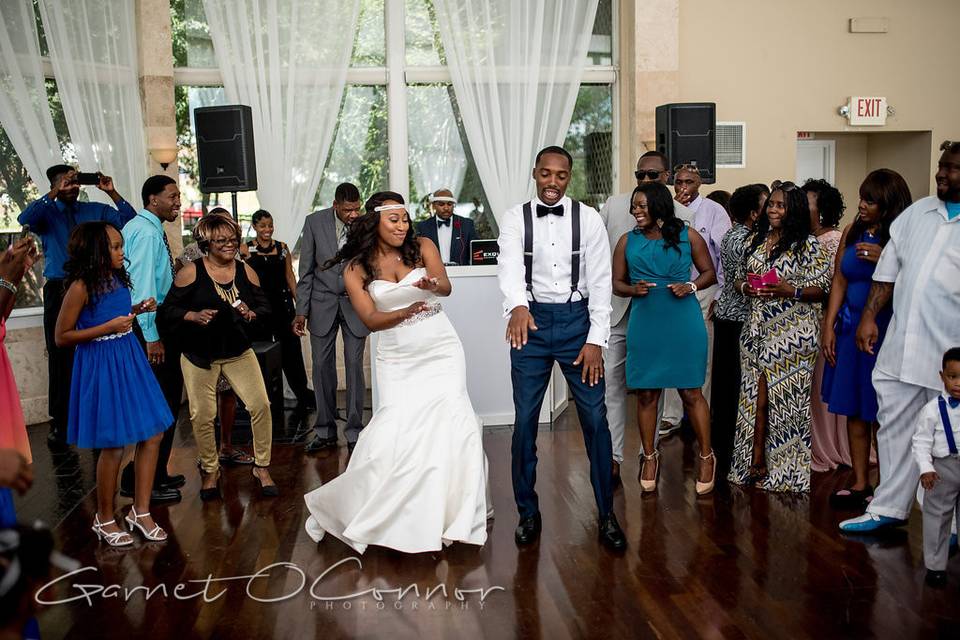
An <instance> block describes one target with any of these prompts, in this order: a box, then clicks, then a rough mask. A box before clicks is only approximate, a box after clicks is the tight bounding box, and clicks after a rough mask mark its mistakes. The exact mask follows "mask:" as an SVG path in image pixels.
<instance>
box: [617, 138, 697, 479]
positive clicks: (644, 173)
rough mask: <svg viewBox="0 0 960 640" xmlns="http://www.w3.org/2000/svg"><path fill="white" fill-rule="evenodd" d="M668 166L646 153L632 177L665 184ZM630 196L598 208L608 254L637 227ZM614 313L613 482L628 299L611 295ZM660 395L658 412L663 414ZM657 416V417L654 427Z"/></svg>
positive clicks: (623, 400) (622, 418) (680, 212)
mask: <svg viewBox="0 0 960 640" xmlns="http://www.w3.org/2000/svg"><path fill="white" fill-rule="evenodd" d="M669 167H670V163H669V161H668V160H667V157H666V156H665V155H664V154H662V153H660V152H659V151H647V152H646V153H645V154H643V155H642V156H640V160H639V161H638V162H637V170H636V172H635V173H634V175H635V176H636V178H637V184H638V185H640V184H643V183H644V182H660V183H662V184H666V183H667V179H668V178H669V177H670V169H669ZM630 196H631V194H630V193H621V194H619V195H615V196H610V197H609V198H608V199H607V202H606V203H605V204H604V205H603V208H602V209H600V217H601V218H603V222H604V224H605V225H606V227H607V235H608V236H609V237H610V253H611V254H613V252H614V250H615V249H616V247H617V243H618V242H619V241H620V238H621V237H622V236H623V234H625V233H627V232H628V231H630V230H631V229H633V228H634V227H635V226H636V221H635V220H634V218H633V213H632V212H631V211H630ZM673 212H674V214H675V215H676V216H677V217H678V218H680V219H681V220H683V221H684V222H686V223H687V224H690V222H691V221H692V220H693V212H692V211H691V210H690V209H688V208H687V207H685V206H684V205H682V204H680V203H679V202H677V201H676V200H674V201H673ZM610 303H611V306H612V307H613V311H612V313H611V314H610V325H611V327H610V341H609V342H608V343H607V350H606V352H605V353H604V356H603V368H604V379H605V380H606V383H607V389H606V404H607V422H608V423H609V425H610V437H611V439H612V440H613V478H614V482H618V481H619V480H620V463H621V462H623V432H624V429H625V428H626V422H627V373H626V362H627V319H628V318H629V314H628V313H627V309H629V308H630V299H629V298H621V297H620V296H618V295H616V294H614V295H613V297H612V299H611V300H610ZM662 406H663V405H662V396H661V412H662ZM659 422H660V417H659V416H658V417H657V424H659Z"/></svg>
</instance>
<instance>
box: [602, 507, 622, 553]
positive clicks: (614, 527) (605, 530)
mask: <svg viewBox="0 0 960 640" xmlns="http://www.w3.org/2000/svg"><path fill="white" fill-rule="evenodd" d="M600 542H601V543H603V546H605V547H606V548H608V549H610V550H611V551H623V550H624V549H626V548H627V538H626V536H624V535H623V530H622V529H620V523H619V522H617V516H616V515H614V514H613V513H612V512H611V513H610V514H609V515H606V516H604V517H602V518H600Z"/></svg>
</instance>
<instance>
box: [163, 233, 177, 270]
mask: <svg viewBox="0 0 960 640" xmlns="http://www.w3.org/2000/svg"><path fill="white" fill-rule="evenodd" d="M160 237H161V238H163V246H164V247H166V249H167V260H168V261H169V262H170V277H171V279H176V277H177V270H176V269H175V268H174V266H173V254H172V253H171V252H170V241H169V240H167V234H166V233H165V232H164V231H163V229H160Z"/></svg>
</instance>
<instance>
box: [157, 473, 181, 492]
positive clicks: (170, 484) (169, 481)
mask: <svg viewBox="0 0 960 640" xmlns="http://www.w3.org/2000/svg"><path fill="white" fill-rule="evenodd" d="M186 483H187V477H186V476H185V475H183V474H182V473H176V474H174V475H172V476H167V477H166V478H164V479H163V480H161V481H160V482H155V483H154V484H155V486H159V487H160V488H161V489H179V488H180V487H182V486H183V485H184V484H186Z"/></svg>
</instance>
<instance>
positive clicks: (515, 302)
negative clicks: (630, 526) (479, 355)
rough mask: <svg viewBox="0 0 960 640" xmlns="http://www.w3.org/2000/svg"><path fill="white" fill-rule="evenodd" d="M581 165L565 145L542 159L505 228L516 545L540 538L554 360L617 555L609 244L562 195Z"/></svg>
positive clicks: (501, 275)
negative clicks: (543, 445) (543, 416)
mask: <svg viewBox="0 0 960 640" xmlns="http://www.w3.org/2000/svg"><path fill="white" fill-rule="evenodd" d="M572 170H573V158H572V157H571V156H570V154H569V153H568V152H567V151H566V150H565V149H563V148H562V147H547V148H545V149H543V150H542V151H540V153H538V154H537V159H536V164H535V166H534V168H533V179H534V181H535V182H536V186H537V196H536V197H535V198H534V199H533V200H531V201H529V202H525V203H523V204H518V205H516V206H514V207H512V208H510V209H508V210H507V211H506V212H504V215H503V219H502V220H501V221H500V238H499V240H498V243H499V245H500V255H499V257H498V259H497V279H498V280H499V284H500V291H501V292H502V293H503V297H504V305H503V311H504V317H506V318H509V323H508V325H507V336H506V338H507V342H508V343H509V345H510V375H511V379H512V382H513V405H514V410H515V412H516V418H515V422H514V429H513V443H512V458H513V461H512V469H513V493H514V498H515V499H516V501H517V509H518V511H519V512H520V524H519V526H518V527H517V530H516V532H515V539H516V542H517V544H518V545H525V544H530V543H532V542H534V541H536V540H537V539H538V538H539V536H540V529H541V518H540V508H539V503H538V500H537V493H536V491H534V483H535V482H536V475H537V445H536V439H537V423H538V416H539V415H540V406H541V405H542V404H543V396H544V393H545V392H546V389H547V385H548V383H549V382H550V375H551V372H552V371H553V364H554V362H556V363H558V364H559V365H560V369H561V371H563V375H564V377H565V378H566V380H567V384H569V385H570V389H571V390H572V392H573V399H574V402H575V403H576V406H577V415H578V416H579V418H580V428H581V429H582V430H583V439H584V442H585V444H586V449H587V455H588V456H589V458H590V482H591V484H592V485H593V493H594V497H595V498H596V501H597V507H598V510H599V537H600V541H601V542H602V543H603V544H604V545H605V546H607V547H608V548H610V549H612V550H615V551H619V550H622V549H624V548H625V547H626V544H627V542H626V538H625V537H624V535H623V532H622V531H621V530H620V525H619V524H618V523H617V518H616V516H615V515H614V513H613V483H612V479H611V472H612V468H611V456H612V446H611V442H610V430H609V428H608V425H607V407H606V404H605V402H604V382H603V349H604V348H605V347H606V346H607V341H608V339H609V337H610V297H611V295H612V290H613V282H612V279H611V272H610V245H609V242H608V241H607V232H606V229H605V228H604V225H603V220H601V218H600V214H599V213H597V211H596V210H595V209H593V208H591V207H589V206H587V205H585V204H582V203H580V202H577V201H576V200H573V199H571V198H568V197H566V196H565V195H564V194H565V193H566V190H567V185H569V184H570V175H571V171H572Z"/></svg>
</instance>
